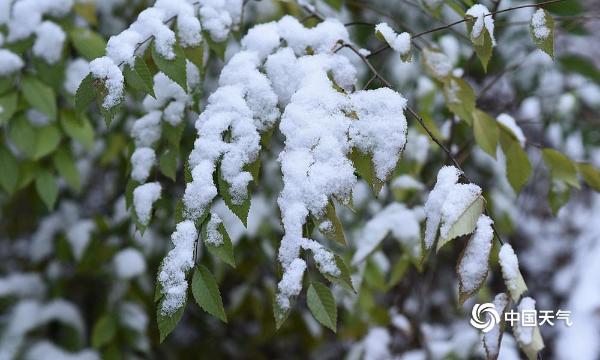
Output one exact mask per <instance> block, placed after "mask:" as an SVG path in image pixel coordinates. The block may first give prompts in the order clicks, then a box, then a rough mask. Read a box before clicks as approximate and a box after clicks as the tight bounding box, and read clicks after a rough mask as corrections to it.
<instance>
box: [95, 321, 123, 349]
mask: <svg viewBox="0 0 600 360" xmlns="http://www.w3.org/2000/svg"><path fill="white" fill-rule="evenodd" d="M116 333H117V322H116V320H115V318H114V317H113V316H111V315H109V314H105V315H103V316H102V317H101V318H100V319H98V321H97V322H96V324H95V325H94V329H93V330H92V346H93V347H94V348H96V349H99V348H101V347H103V346H105V345H107V344H108V343H110V341H111V340H112V339H113V338H114V337H115V335H116Z"/></svg>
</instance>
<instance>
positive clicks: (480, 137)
mask: <svg viewBox="0 0 600 360" xmlns="http://www.w3.org/2000/svg"><path fill="white" fill-rule="evenodd" d="M473 133H474V134H475V141H477V145H479V147H480V148H481V149H482V150H483V151H485V152H486V153H488V154H489V155H490V156H491V157H493V158H496V148H497V147H498V138H499V137H500V131H499V130H498V125H497V124H496V120H494V118H492V117H491V116H489V115H488V114H487V113H485V112H483V111H481V110H479V109H475V111H473Z"/></svg>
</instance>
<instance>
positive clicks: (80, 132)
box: [60, 109, 94, 150]
mask: <svg viewBox="0 0 600 360" xmlns="http://www.w3.org/2000/svg"><path fill="white" fill-rule="evenodd" d="M60 125H61V126H62V128H63V130H64V132H65V133H66V134H67V135H68V136H69V137H71V138H72V139H74V140H76V141H77V142H79V143H80V144H82V145H83V146H85V148H86V149H87V150H91V149H92V147H93V146H94V128H93V127H92V124H91V123H90V121H89V120H88V118H87V117H85V116H84V115H83V114H80V115H77V114H76V113H75V112H73V111H71V110H67V109H63V110H62V111H61V112H60Z"/></svg>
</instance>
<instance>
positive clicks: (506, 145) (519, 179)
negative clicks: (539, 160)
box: [500, 127, 532, 194]
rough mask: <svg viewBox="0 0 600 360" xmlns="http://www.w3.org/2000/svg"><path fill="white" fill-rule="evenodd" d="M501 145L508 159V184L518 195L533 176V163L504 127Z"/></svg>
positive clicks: (501, 134) (501, 129)
mask: <svg viewBox="0 0 600 360" xmlns="http://www.w3.org/2000/svg"><path fill="white" fill-rule="evenodd" d="M500 145H501V146H502V151H503V152H504V157H505V158H506V176H507V177H508V182H509V183H510V185H511V186H512V188H513V189H514V190H515V193H517V194H518V193H519V192H520V191H521V188H522V187H523V185H525V183H526V182H527V179H529V176H531V171H532V168H531V163H530V162H529V158H528V157H527V153H526V152H525V151H524V150H523V149H522V148H521V144H520V143H519V141H518V140H517V139H516V138H515V137H514V135H513V134H512V133H511V132H510V131H509V130H507V129H505V128H504V127H500Z"/></svg>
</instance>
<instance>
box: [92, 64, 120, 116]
mask: <svg viewBox="0 0 600 360" xmlns="http://www.w3.org/2000/svg"><path fill="white" fill-rule="evenodd" d="M90 72H91V73H92V75H93V76H94V78H96V79H100V80H104V85H105V87H106V91H107V94H106V97H105V98H104V101H103V102H102V107H104V108H105V109H107V110H108V109H110V108H112V107H114V106H116V105H117V104H118V103H119V102H121V99H122V98H123V83H124V77H123V73H122V72H121V70H120V69H119V67H118V66H117V65H116V64H115V63H114V62H113V60H111V59H110V58H109V57H107V56H103V57H100V58H97V59H95V60H92V62H90Z"/></svg>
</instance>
